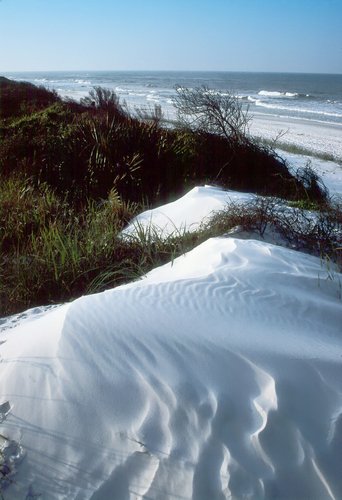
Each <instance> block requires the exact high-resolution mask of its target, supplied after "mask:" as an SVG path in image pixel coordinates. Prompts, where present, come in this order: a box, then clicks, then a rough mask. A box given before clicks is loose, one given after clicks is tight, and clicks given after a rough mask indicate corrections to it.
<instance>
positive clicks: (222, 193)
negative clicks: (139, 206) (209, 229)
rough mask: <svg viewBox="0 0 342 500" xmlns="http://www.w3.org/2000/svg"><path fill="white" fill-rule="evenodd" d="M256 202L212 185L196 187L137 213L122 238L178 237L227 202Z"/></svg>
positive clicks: (251, 198) (235, 192)
mask: <svg viewBox="0 0 342 500" xmlns="http://www.w3.org/2000/svg"><path fill="white" fill-rule="evenodd" d="M255 199H256V195H254V194H250V193H242V192H238V191H230V190H223V189H221V188H219V187H214V186H197V187H194V188H193V189H191V190H190V191H189V192H188V193H186V194H185V195H184V196H182V197H181V198H179V199H178V200H176V201H173V202H171V203H168V204H166V205H162V206H161V207H157V208H154V209H152V210H146V211H145V212H143V213H141V214H139V215H138V216H137V217H135V219H133V221H132V222H131V224H129V226H128V227H127V228H126V229H125V230H124V231H123V234H125V235H132V234H136V233H137V232H138V233H139V231H141V230H142V231H143V232H145V234H146V233H147V234H148V232H150V233H151V236H153V235H154V234H155V233H156V234H157V235H158V236H159V237H167V236H170V235H174V236H180V235H182V234H183V233H184V232H185V231H189V232H192V231H196V230H198V229H199V226H200V224H201V223H202V222H205V221H206V220H208V219H209V217H210V216H211V215H213V213H214V212H217V211H219V210H223V209H224V208H225V207H227V206H228V205H229V204H231V203H237V204H243V203H248V202H250V201H253V200H255Z"/></svg>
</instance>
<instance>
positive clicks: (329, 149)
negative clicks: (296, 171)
mask: <svg viewBox="0 0 342 500" xmlns="http://www.w3.org/2000/svg"><path fill="white" fill-rule="evenodd" d="M250 133H251V135H253V136H258V137H261V138H264V139H266V140H270V141H272V140H275V139H276V138H277V136H279V138H278V140H277V141H276V144H275V146H276V147H277V148H280V149H281V145H282V144H284V145H288V146H295V147H296V148H298V149H299V150H300V149H302V150H303V154H308V152H309V151H311V153H312V155H313V156H315V155H317V156H321V157H324V156H325V155H327V156H331V157H332V159H334V160H335V161H338V162H342V140H341V137H342V125H340V124H338V123H324V122H318V121H316V122H315V121H313V120H310V121H308V120H305V119H303V118H288V117H283V116H277V117H275V116H272V115H257V114H256V115H254V116H253V118H252V120H251V122H250ZM282 133H284V134H282ZM298 153H299V154H300V151H299V152H298Z"/></svg>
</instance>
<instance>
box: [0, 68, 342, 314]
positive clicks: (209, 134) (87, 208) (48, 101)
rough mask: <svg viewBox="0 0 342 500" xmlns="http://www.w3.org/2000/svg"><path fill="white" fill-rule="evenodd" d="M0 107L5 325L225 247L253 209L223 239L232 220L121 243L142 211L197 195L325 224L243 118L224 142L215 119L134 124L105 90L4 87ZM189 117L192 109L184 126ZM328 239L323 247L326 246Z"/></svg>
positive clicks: (317, 192)
mask: <svg viewBox="0 0 342 500" xmlns="http://www.w3.org/2000/svg"><path fill="white" fill-rule="evenodd" d="M203 93H204V95H206V93H207V89H202V90H200V91H197V93H196V94H195V95H194V96H192V97H193V98H195V101H196V99H198V98H201V99H202V97H203ZM185 95H186V98H187V99H188V98H189V97H191V95H189V93H186V94H185ZM13 96H14V97H13ZM208 96H209V97H210V100H209V101H207V100H206V99H204V102H203V103H202V104H203V106H202V112H204V113H205V106H206V105H208V103H209V104H210V106H214V107H215V106H216V104H218V105H219V107H222V109H223V110H226V111H225V112H224V114H223V118H224V120H228V122H229V120H231V116H230V115H229V113H228V110H229V106H228V104H229V103H228V102H221V101H219V102H218V103H217V102H216V104H215V95H213V94H210V93H209V94H208ZM179 98H180V99H181V98H182V97H181V96H179ZM227 98H228V96H227ZM0 99H1V110H2V112H1V114H0V252H1V254H0V316H4V315H8V314H11V313H15V312H18V311H20V310H23V309H25V308H28V307H32V306H35V305H39V304H51V303H58V302H62V301H66V300H70V299H72V298H75V297H78V296H80V295H82V294H85V293H89V292H95V291H101V290H104V289H105V288H108V287H113V286H116V285H118V284H121V283H125V282H128V281H130V280H132V279H134V278H137V277H139V276H142V275H144V274H145V273H146V272H147V271H149V270H150V269H152V268H153V267H156V266H158V265H161V264H163V263H165V262H168V261H170V260H172V259H173V258H175V257H177V256H178V255H180V254H182V253H184V252H186V251H188V250H190V249H191V248H193V247H194V246H196V245H197V244H199V243H200V242H202V241H204V240H205V239H207V238H208V237H209V236H212V235H221V234H222V231H225V230H226V228H227V227H228V226H231V225H232V223H233V219H234V218H235V219H236V221H235V222H237V223H240V222H238V220H240V219H243V218H244V220H245V221H246V220H247V219H246V218H248V217H249V215H248V214H250V216H251V217H252V212H253V211H252V212H251V209H242V208H241V216H240V215H239V216H238V213H237V209H235V211H234V210H233V211H231V212H230V215H229V217H228V218H230V221H229V223H226V222H224V224H223V226H224V228H222V227H221V225H222V223H223V220H226V218H227V215H224V214H220V216H219V217H220V218H221V222H219V219H216V220H213V221H212V223H211V226H210V227H202V228H201V230H200V231H198V232H197V233H195V234H190V233H184V234H177V235H173V236H170V237H169V238H166V239H163V238H160V237H159V238H158V237H157V235H156V234H153V232H152V233H151V231H147V232H146V231H143V230H141V231H140V232H138V234H137V235H136V237H135V238H130V239H129V240H127V239H125V238H122V237H121V236H120V232H121V230H122V229H123V227H124V226H125V225H126V224H127V223H128V222H129V221H130V220H131V218H132V217H133V216H134V215H136V214H137V213H138V212H141V211H142V210H143V208H144V207H145V208H146V207H147V206H149V207H150V206H153V205H155V204H157V203H158V204H162V203H165V202H167V201H170V200H172V199H174V197H176V196H179V195H181V194H183V193H184V192H185V191H186V190H188V189H190V188H192V187H193V186H195V185H198V184H203V183H214V184H215V183H216V184H220V185H221V186H222V187H227V188H230V189H236V190H243V191H249V192H256V193H259V194H261V195H267V196H270V195H271V196H276V197H282V198H287V199H291V200H292V201H293V202H294V203H297V204H300V203H304V202H305V203H307V204H310V203H314V204H315V207H318V209H319V210H321V213H322V214H324V215H322V217H323V219H324V221H328V219H329V217H331V214H332V213H333V212H331V211H329V210H330V209H329V210H328V209H326V208H325V207H327V193H326V192H325V191H324V189H322V186H320V185H319V180H318V179H317V178H316V177H315V175H314V174H313V173H312V172H311V173H310V172H302V173H301V174H300V175H292V174H291V173H290V172H289V170H288V168H287V165H286V162H284V161H283V160H281V159H280V158H279V157H278V156H277V155H276V154H274V152H273V151H272V150H271V149H270V148H268V147H265V146H260V145H258V144H257V143H255V142H253V141H251V140H250V139H248V138H247V137H246V136H245V133H244V132H245V130H244V123H245V122H244V120H243V118H244V115H242V118H241V117H240V118H241V119H240V121H239V120H235V122H234V124H233V125H234V128H233V129H232V128H229V124H228V122H226V123H225V122H223V123H222V126H223V127H226V128H223V129H221V132H220V129H219V128H217V124H216V125H215V119H216V118H217V117H219V119H220V120H221V118H222V116H221V115H220V114H218V115H215V114H214V115H213V116H211V118H210V120H209V122H206V121H205V120H204V117H205V114H204V115H203V117H202V118H203V119H202V120H201V121H197V122H196V126H195V127H194V126H190V125H189V124H187V123H186V120H183V121H182V120H181V121H180V123H179V124H178V127H176V128H174V129H166V128H163V127H162V125H161V119H160V117H161V116H160V110H159V111H158V109H157V110H155V112H154V113H153V114H152V116H147V115H146V114H144V113H140V114H139V113H136V114H135V116H134V117H133V116H131V115H130V114H129V113H128V112H127V109H126V108H125V106H124V104H121V103H120V102H119V100H118V98H117V96H116V95H115V93H113V92H111V91H109V90H104V89H100V88H96V89H94V91H93V92H92V93H91V94H90V95H89V97H88V98H86V99H84V100H82V101H81V103H75V102H72V101H62V100H61V99H60V98H59V97H58V96H57V95H56V94H54V93H53V92H52V93H51V92H50V91H47V90H46V89H43V88H37V87H34V86H32V85H29V84H25V83H16V82H11V81H10V80H7V79H3V78H2V79H0ZM220 99H221V98H220ZM193 111H194V109H193V108H192V110H191V108H189V107H188V108H187V112H186V116H187V117H188V118H189V113H190V115H191V113H192V112H193ZM215 111H218V112H219V110H218V109H217V108H215ZM240 111H241V110H240ZM240 111H239V110H238V109H235V108H232V112H233V113H237V112H238V113H239V112H240ZM207 112H209V111H208V110H207ZM192 125H193V124H192ZM240 125H241V126H240ZM215 127H216V128H215ZM239 127H240V128H239ZM224 130H226V132H224ZM320 207H321V208H320ZM324 210H325V211H324ZM339 210H340V209H339V208H338V209H337V208H336V214H339V213H340V212H339ZM242 212H244V215H243V214H242ZM254 212H255V213H254V215H253V217H254V220H255V221H257V222H256V223H257V224H259V225H260V224H261V226H260V227H262V225H263V224H264V223H265V221H266V222H267V223H268V218H269V217H273V216H274V213H273V214H271V213H269V211H268V210H266V211H263V210H261V209H260V207H258V208H257V209H256V208H255V210H254ZM304 213H305V212H304V211H303V214H304ZM247 216H248V217H247ZM253 217H252V219H253ZM258 217H259V220H258ZM235 219H234V220H235ZM323 219H322V220H323ZM329 220H330V219H329ZM235 222H234V225H236V224H235ZM324 223H325V222H324ZM301 224H302V222H298V224H297V225H295V224H294V223H293V225H292V226H291V227H290V225H289V224H288V227H287V228H286V227H284V231H285V232H286V231H287V233H289V232H290V231H292V233H291V234H292V236H291V238H292V239H296V238H297V240H298V241H299V239H300V238H299V237H297V236H296V234H295V232H296V231H297V229H296V230H295V231H294V229H293V228H296V227H299V226H300V225H301ZM322 224H323V222H322ZM334 224H335V222H333V226H334ZM278 225H279V228H280V227H281V224H280V222H278ZM329 227H330V226H329ZM334 227H335V226H334ZM334 230H335V229H334ZM334 230H332V232H331V233H329V235H327V239H329V238H330V239H331V241H332V242H333V245H335V240H334V239H333V234H335V233H334V232H333V231H334ZM312 231H316V229H315V230H314V229H312ZM312 231H311V232H312ZM317 231H318V229H317ZM308 232H310V231H308ZM307 241H308V242H309V238H308V240H307ZM308 246H309V243H308ZM327 246H329V244H328V243H327V244H326V245H325V247H324V251H326V247H327ZM331 248H332V247H331Z"/></svg>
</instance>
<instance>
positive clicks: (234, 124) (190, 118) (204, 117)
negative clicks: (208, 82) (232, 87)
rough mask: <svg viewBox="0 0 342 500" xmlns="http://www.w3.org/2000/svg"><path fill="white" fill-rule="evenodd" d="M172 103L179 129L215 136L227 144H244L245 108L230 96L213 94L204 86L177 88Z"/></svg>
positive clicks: (246, 113) (246, 118)
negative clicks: (218, 136)
mask: <svg viewBox="0 0 342 500" xmlns="http://www.w3.org/2000/svg"><path fill="white" fill-rule="evenodd" d="M173 103H174V106H175V108H176V110H177V114H178V120H179V123H180V124H181V125H182V126H185V127H186V128H190V129H191V130H194V131H201V132H210V133H214V134H218V135H221V136H223V137H225V138H226V139H228V140H231V139H235V140H238V141H241V140H246V134H247V131H248V124H249V121H250V118H249V116H248V108H246V107H245V106H244V105H243V103H242V101H241V100H240V99H238V98H237V97H236V96H234V95H233V94H232V93H230V92H225V93H221V92H217V91H214V90H210V89H209V88H208V87H206V86H203V87H198V88H195V89H189V88H185V87H178V88H176V97H175V99H174V101H173Z"/></svg>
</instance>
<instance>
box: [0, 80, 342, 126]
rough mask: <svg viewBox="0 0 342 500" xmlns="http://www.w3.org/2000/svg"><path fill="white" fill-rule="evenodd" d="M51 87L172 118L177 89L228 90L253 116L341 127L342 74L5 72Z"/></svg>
mask: <svg viewBox="0 0 342 500" xmlns="http://www.w3.org/2000/svg"><path fill="white" fill-rule="evenodd" d="M4 76H7V77H8V78H13V79H16V80H26V81H29V82H32V83H34V84H36V85H43V86H45V87H47V88H50V89H55V90H56V91H57V92H58V93H59V94H60V95H61V96H63V97H71V98H74V99H76V100H79V99H80V98H81V97H84V96H86V95H87V94H88V93H89V91H90V90H91V89H92V88H93V87H94V86H102V87H106V88H109V89H112V90H114V91H115V92H116V93H117V94H118V96H119V97H120V98H121V100H125V101H126V102H127V104H128V106H129V107H131V108H132V109H134V108H135V107H139V108H146V107H147V108H148V107H153V106H154V104H160V105H161V107H162V110H163V112H164V115H165V117H166V118H169V119H173V118H174V117H175V111H174V108H173V106H172V99H173V97H174V95H175V92H176V90H175V89H176V88H177V87H179V86H183V87H189V88H194V87H198V86H202V85H206V86H208V87H209V88H211V89H214V90H216V91H218V92H222V93H225V92H228V91H229V92H231V93H233V94H234V95H236V96H237V97H238V98H240V99H242V100H243V101H244V102H245V103H246V106H247V105H248V106H249V109H250V112H251V114H252V116H256V117H257V116H265V117H267V116H269V115H271V116H273V117H280V118H289V119H294V120H295V119H300V120H306V121H308V122H310V121H313V122H321V123H334V124H340V125H342V75H327V74H299V73H298V74H297V73H237V72H178V71H68V72H32V73H7V74H5V75H4Z"/></svg>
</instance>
